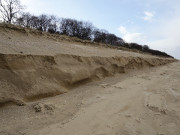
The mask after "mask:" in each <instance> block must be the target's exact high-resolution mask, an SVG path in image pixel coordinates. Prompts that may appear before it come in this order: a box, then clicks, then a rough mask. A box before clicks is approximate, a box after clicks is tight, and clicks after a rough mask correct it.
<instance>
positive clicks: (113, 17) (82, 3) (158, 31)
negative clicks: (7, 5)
mask: <svg viewBox="0 0 180 135" xmlns="http://www.w3.org/2000/svg"><path fill="white" fill-rule="evenodd" d="M21 1H22V4H24V5H25V6H26V11H29V12H31V13H32V14H35V15H39V14H43V13H46V14H54V15H56V16H58V17H67V18H73V19H78V20H83V21H90V22H92V23H93V24H94V26H96V27H98V28H100V29H106V30H108V31H109V32H111V33H114V34H116V35H117V36H119V37H121V38H123V39H124V40H125V41H127V42H137V43H139V44H142V45H144V44H146V45H149V46H150V48H152V49H158V50H160V51H165V52H167V53H168V54H170V55H172V56H174V57H175V58H178V59H180V0H21Z"/></svg>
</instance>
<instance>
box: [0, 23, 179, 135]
mask: <svg viewBox="0 0 180 135" xmlns="http://www.w3.org/2000/svg"><path fill="white" fill-rule="evenodd" d="M125 50H127V49H125ZM125 50H124V49H123V50H122V48H119V49H115V48H110V47H105V46H103V45H100V44H96V43H91V42H88V41H81V40H79V39H76V38H68V37H65V36H58V35H50V34H47V33H42V32H38V31H33V30H27V29H22V28H17V27H13V26H11V27H10V26H8V27H4V26H1V25H0V116H1V117H0V121H1V122H0V135H1V134H2V135H26V134H27V135H41V134H42V135H49V134H51V135H59V134H62V135H72V134H75V135H76V134H77V135H86V134H87V135H88V134H90V135H92V134H93V135H100V134H104V135H106V134H107V135H109V134H112V135H113V134H114V135H118V134H120V135H121V134H123V135H132V134H133V135H134V134H137V135H139V134H149V135H152V134H157V135H158V134H173V135H176V134H177V135H178V133H179V132H180V128H179V127H180V115H179V114H180V113H179V111H180V110H179V108H180V104H179V103H180V102H179V98H180V97H179V92H180V91H179V89H180V86H179V83H178V82H179V81H180V74H179V73H180V72H179V66H180V64H179V62H177V60H175V59H170V58H163V57H156V56H152V55H148V54H143V53H138V52H132V51H125ZM173 62H174V63H173ZM170 63H172V64H170ZM168 64H170V65H168ZM165 65H166V66H165ZM156 66H158V67H156ZM114 76H115V77H114ZM106 77H109V78H106ZM104 78H106V79H104ZM17 105H18V106H17Z"/></svg>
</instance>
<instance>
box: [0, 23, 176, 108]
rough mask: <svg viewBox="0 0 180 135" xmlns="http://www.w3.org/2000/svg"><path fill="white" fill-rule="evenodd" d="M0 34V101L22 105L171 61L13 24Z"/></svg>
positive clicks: (2, 28) (2, 29) (4, 28)
mask: <svg viewBox="0 0 180 135" xmlns="http://www.w3.org/2000/svg"><path fill="white" fill-rule="evenodd" d="M0 37H1V39H0V76H1V77H0V104H1V105H3V104H7V103H15V104H18V105H24V104H26V102H29V101H32V100H34V99H40V98H44V97H48V96H55V95H59V94H62V93H65V92H67V91H69V90H70V89H71V88H72V87H73V86H74V85H78V84H82V83H84V82H89V81H93V80H98V79H102V78H104V77H107V76H112V75H114V74H116V73H124V72H126V71H127V70H129V69H139V68H143V67H152V66H159V65H164V64H167V63H171V62H174V61H175V60H174V59H168V58H159V57H155V56H151V55H148V54H140V53H135V52H130V51H122V50H118V49H112V48H108V47H104V46H102V45H101V46H100V45H99V46H98V45H92V43H90V42H88V41H81V40H80V41H78V42H77V40H78V39H73V38H68V37H65V36H57V35H50V34H47V33H42V32H38V31H32V30H28V29H22V28H17V27H13V26H12V27H9V26H8V27H7V26H6V27H3V26H0ZM75 41H76V42H75ZM85 43H86V45H85Z"/></svg>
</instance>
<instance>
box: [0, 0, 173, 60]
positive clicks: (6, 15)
mask: <svg viewBox="0 0 180 135" xmlns="http://www.w3.org/2000/svg"><path fill="white" fill-rule="evenodd" d="M22 9H23V6H22V5H21V3H20V1H19V0H0V20H3V22H5V23H9V24H16V25H20V26H22V27H26V28H31V29H36V30H40V31H44V32H49V33H52V34H63V35H67V36H71V37H77V38H80V39H82V40H91V41H94V42H101V43H105V44H110V45H114V46H122V47H126V48H130V49H137V50H140V51H144V52H148V53H151V54H153V55H160V56H166V57H171V56H169V55H168V54H166V53H164V52H161V51H157V50H152V49H150V48H149V47H148V46H147V45H144V46H142V45H139V44H137V43H126V42H125V41H124V40H123V39H122V38H120V37H117V36H116V35H114V34H111V33H109V32H107V31H106V30H99V29H97V28H96V27H94V26H93V25H92V23H89V22H83V21H77V20H75V19H67V18H61V19H60V18H57V17H55V16H54V15H46V14H42V15H39V16H35V15H32V14H30V13H24V12H22Z"/></svg>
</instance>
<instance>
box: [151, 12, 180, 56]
mask: <svg viewBox="0 0 180 135" xmlns="http://www.w3.org/2000/svg"><path fill="white" fill-rule="evenodd" d="M179 24H180V19H179V15H178V16H174V18H171V19H169V20H168V21H165V20H162V22H161V23H160V26H158V27H157V28H156V29H155V31H153V33H156V34H157V35H158V36H161V37H162V38H161V39H158V40H152V41H149V43H148V44H149V45H150V46H151V47H152V48H154V49H158V50H162V51H165V52H167V53H169V54H170V55H173V56H175V57H176V58H178V59H180V36H179V33H180V27H179ZM153 33H152V34H153Z"/></svg>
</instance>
